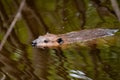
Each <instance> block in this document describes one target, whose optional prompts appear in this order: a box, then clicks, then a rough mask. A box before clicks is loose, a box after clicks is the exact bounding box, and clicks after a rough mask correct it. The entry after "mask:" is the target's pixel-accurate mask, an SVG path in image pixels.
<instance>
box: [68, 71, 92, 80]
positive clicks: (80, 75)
mask: <svg viewBox="0 0 120 80" xmlns="http://www.w3.org/2000/svg"><path fill="white" fill-rule="evenodd" d="M69 75H70V76H71V77H74V78H78V79H83V80H93V79H91V78H89V77H87V76H86V74H85V73H83V72H82V71H79V70H70V74H69ZM72 80H74V79H72Z"/></svg>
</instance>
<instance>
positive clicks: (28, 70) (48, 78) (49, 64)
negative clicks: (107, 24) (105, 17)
mask: <svg viewBox="0 0 120 80" xmlns="http://www.w3.org/2000/svg"><path fill="white" fill-rule="evenodd" d="M113 40H114V39H113ZM98 42H99V43H98ZM98 42H96V43H95V44H94V45H86V46H85V45H74V46H72V45H71V48H68V49H61V48H58V49H55V50H51V49H37V48H33V47H32V46H26V45H23V44H20V46H18V47H13V46H11V45H8V46H7V48H4V49H3V50H2V52H1V54H0V79H1V80H2V79H3V80H4V79H8V80H10V79H12V80H81V79H83V80H115V79H117V78H118V77H119V74H118V72H119V64H118V63H119V62H120V60H119V57H120V55H119V54H118V53H119V52H120V51H119V49H120V46H119V45H118V43H119V39H118V41H116V42H111V43H109V44H108V43H106V42H105V41H104V40H103V39H100V40H98ZM113 43H114V44H113ZM28 45H30V44H28Z"/></svg>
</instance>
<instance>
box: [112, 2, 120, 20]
mask: <svg viewBox="0 0 120 80" xmlns="http://www.w3.org/2000/svg"><path fill="white" fill-rule="evenodd" d="M110 1H111V4H112V7H113V10H114V11H115V14H116V15H117V18H118V20H119V21H120V9H119V6H118V3H117V1H116V0H110Z"/></svg>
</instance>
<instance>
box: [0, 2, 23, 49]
mask: <svg viewBox="0 0 120 80" xmlns="http://www.w3.org/2000/svg"><path fill="white" fill-rule="evenodd" d="M24 5H25V0H22V2H21V4H20V7H19V9H18V11H17V13H16V15H15V17H14V19H13V21H12V22H11V24H10V27H9V29H8V30H7V32H6V34H5V36H4V37H3V39H2V41H1V44H0V51H1V50H2V48H3V46H4V44H5V42H6V40H7V38H8V36H9V35H10V33H11V31H12V29H13V28H14V26H15V24H16V22H17V20H18V19H19V17H20V15H21V11H22V9H23V7H24Z"/></svg>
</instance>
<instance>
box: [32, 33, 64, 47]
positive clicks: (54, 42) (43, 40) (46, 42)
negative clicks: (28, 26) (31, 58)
mask: <svg viewBox="0 0 120 80" xmlns="http://www.w3.org/2000/svg"><path fill="white" fill-rule="evenodd" d="M63 42H64V41H63V39H62V38H60V37H58V36H57V35H54V34H49V33H47V34H46V35H44V36H39V37H38V38H37V39H35V40H34V41H32V46H35V47H39V48H46V47H49V48H52V47H58V46H60V45H61V44H62V43H63Z"/></svg>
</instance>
